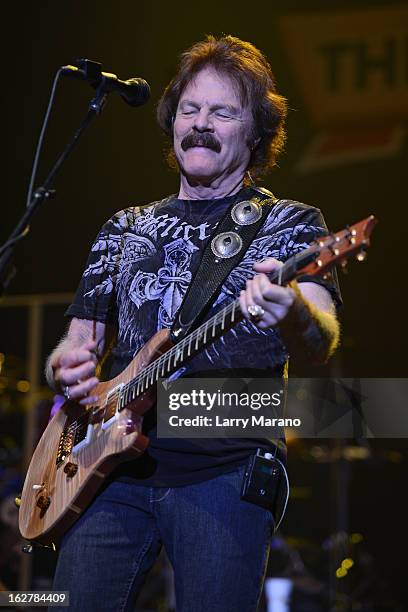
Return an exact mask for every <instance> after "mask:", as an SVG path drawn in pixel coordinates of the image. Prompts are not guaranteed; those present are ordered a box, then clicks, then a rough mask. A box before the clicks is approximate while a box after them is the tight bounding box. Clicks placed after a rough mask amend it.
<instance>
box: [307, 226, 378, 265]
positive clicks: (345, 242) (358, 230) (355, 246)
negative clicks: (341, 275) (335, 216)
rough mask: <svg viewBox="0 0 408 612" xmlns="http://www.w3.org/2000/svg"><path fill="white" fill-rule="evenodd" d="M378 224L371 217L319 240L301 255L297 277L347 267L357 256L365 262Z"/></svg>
mask: <svg viewBox="0 0 408 612" xmlns="http://www.w3.org/2000/svg"><path fill="white" fill-rule="evenodd" d="M376 223H377V219H376V218H375V217H374V216H373V215H370V216H369V217H367V218H366V219H363V221H360V222H359V223H355V224H354V225H351V226H347V227H346V228H345V229H343V230H341V231H339V232H337V233H336V234H329V235H328V236H322V237H321V238H318V240H316V241H315V242H314V243H312V245H311V246H310V248H308V249H307V250H306V251H304V252H303V253H300V254H299V255H300V257H299V260H298V265H297V266H296V267H297V272H296V275H300V274H310V275H315V274H324V273H325V272H326V271H328V270H330V268H332V267H333V266H336V265H341V266H345V265H346V264H347V260H348V259H349V258H350V257H352V256H356V259H357V260H358V261H364V259H365V257H366V250H367V248H368V247H369V246H370V236H371V233H372V231H373V229H374V226H375V225H376ZM303 254H304V257H302V255H303ZM307 254H308V255H309V256H307Z"/></svg>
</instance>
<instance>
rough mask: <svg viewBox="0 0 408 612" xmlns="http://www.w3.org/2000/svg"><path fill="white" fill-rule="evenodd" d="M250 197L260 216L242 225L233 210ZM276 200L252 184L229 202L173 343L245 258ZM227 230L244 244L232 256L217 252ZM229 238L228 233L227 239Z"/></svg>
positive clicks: (176, 325) (186, 300) (175, 326)
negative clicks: (215, 246)
mask: <svg viewBox="0 0 408 612" xmlns="http://www.w3.org/2000/svg"><path fill="white" fill-rule="evenodd" d="M247 200H250V201H251V202H255V203H256V206H258V205H260V211H261V216H260V218H259V219H258V220H257V221H255V222H254V223H252V224H250V225H240V224H239V223H237V222H236V221H234V219H233V217H232V215H231V212H232V211H233V209H234V207H236V205H237V204H238V203H239V202H244V201H247ZM277 202H278V199H277V198H276V197H275V196H274V195H273V193H271V192H270V191H268V190H267V189H264V188H262V187H249V188H247V189H245V190H244V191H243V192H240V193H239V194H238V196H237V199H236V200H234V201H233V203H232V204H231V205H230V207H229V208H228V210H227V211H226V213H225V215H224V217H223V218H222V219H221V221H220V222H219V223H218V225H217V227H216V229H215V230H214V232H213V234H212V235H211V237H210V239H209V241H208V244H207V246H206V248H205V250H204V252H203V255H202V257H201V261H200V264H199V266H198V269H197V272H196V274H195V276H194V278H193V280H192V281H191V284H190V286H189V288H188V290H187V293H186V295H185V296H184V300H183V302H182V304H181V306H180V308H179V311H178V313H177V314H176V318H175V320H174V323H173V326H172V329H171V336H172V339H173V341H174V342H178V341H179V340H180V339H181V338H183V337H184V336H185V335H186V334H188V333H189V332H190V331H191V330H192V329H193V328H194V327H196V326H197V325H198V324H199V323H200V320H201V319H202V318H203V317H204V315H205V313H206V312H207V311H208V309H209V307H210V305H211V303H212V301H213V300H214V298H215V297H216V295H217V293H218V291H219V290H220V288H221V286H222V284H223V282H224V280H225V279H226V278H227V276H228V274H229V273H230V272H231V270H232V269H233V268H235V267H236V266H237V265H238V264H239V262H240V261H241V259H242V258H243V257H244V255H245V252H246V251H247V249H248V247H249V245H250V244H251V242H252V241H253V239H254V238H255V236H256V234H257V232H258V231H259V229H260V228H261V226H262V225H263V223H264V222H265V219H266V217H267V216H268V215H269V213H270V212H271V210H272V208H273V207H274V206H275V205H276V203H277ZM227 232H228V233H229V232H233V233H234V234H235V235H238V236H239V238H240V239H241V240H242V246H241V248H240V249H239V251H238V252H237V253H236V254H234V255H232V256H230V257H222V256H219V255H217V254H216V253H214V250H213V249H214V241H215V240H216V239H217V237H219V236H220V234H224V233H227ZM228 238H229V237H228V236H227V237H226V239H227V241H228ZM222 239H223V237H221V238H220V240H222Z"/></svg>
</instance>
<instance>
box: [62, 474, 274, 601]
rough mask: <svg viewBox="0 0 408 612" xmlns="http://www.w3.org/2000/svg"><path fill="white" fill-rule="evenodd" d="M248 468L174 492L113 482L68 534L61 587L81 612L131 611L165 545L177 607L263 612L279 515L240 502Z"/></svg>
mask: <svg viewBox="0 0 408 612" xmlns="http://www.w3.org/2000/svg"><path fill="white" fill-rule="evenodd" d="M243 472H244V468H243V467H242V468H240V469H238V470H236V471H235V472H231V473H229V474H224V475H221V476H218V477H217V478H213V479H212V480H207V481H205V482H202V483H198V484H194V485H188V486H183V487H173V488H156V487H155V488H150V487H145V486H139V485H137V484H129V483H125V482H119V481H115V482H112V483H111V484H109V485H108V486H107V487H106V488H105V489H104V490H103V492H102V493H101V494H99V495H98V496H97V497H96V498H95V500H94V502H93V503H92V504H91V505H90V506H89V508H88V509H87V510H86V512H85V513H84V514H83V515H82V516H81V518H80V519H79V520H78V521H77V522H76V523H75V525H74V526H73V527H72V528H71V529H70V530H69V531H68V532H67V534H66V535H65V537H64V540H63V542H62V545H61V549H60V553H59V559H58V564H57V569H56V574H55V579H54V586H53V588H54V589H55V590H65V591H69V597H70V607H69V608H68V609H69V610H75V612H82V611H85V612H100V611H102V610H109V611H112V612H120V611H124V610H126V611H129V610H133V609H134V606H135V599H136V596H137V594H138V592H139V590H140V588H141V586H142V584H143V581H144V578H145V576H146V573H147V572H148V571H149V569H150V568H151V567H152V565H153V564H154V562H155V560H156V558H157V556H158V554H159V552H160V549H161V546H162V545H164V547H165V550H166V552H167V555H168V557H169V559H170V562H171V564H172V566H173V569H174V576H175V591H176V602H177V612H252V611H255V610H256V609H257V604H258V600H259V598H260V594H261V590H262V584H263V578H264V573H265V569H266V563H267V558H268V552H269V545H270V540H271V536H272V533H273V527H274V520H273V516H272V514H271V512H269V511H267V510H264V509H263V508H260V507H258V506H255V505H253V504H251V503H248V502H245V501H242V500H241V499H240V489H241V484H242V478H243ZM64 609H65V610H67V608H64Z"/></svg>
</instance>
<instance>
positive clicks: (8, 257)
mask: <svg viewBox="0 0 408 612" xmlns="http://www.w3.org/2000/svg"><path fill="white" fill-rule="evenodd" d="M106 99H107V93H106V87H105V82H104V79H102V82H101V84H100V85H99V87H98V89H97V90H96V96H95V97H94V98H93V99H92V100H91V102H90V103H89V107H88V112H87V114H86V116H85V118H84V119H83V121H82V123H81V124H80V126H79V128H78V129H77V130H76V132H75V134H74V136H73V137H72V139H71V140H70V141H69V142H68V144H67V146H66V147H65V149H64V151H63V152H62V154H61V155H60V157H59V158H58V159H57V161H56V162H55V164H54V166H53V168H52V169H51V171H50V173H49V174H48V176H47V178H46V179H45V181H44V184H43V185H41V186H40V187H38V188H37V189H36V190H35V191H34V193H33V195H32V197H31V198H30V201H29V203H28V205H27V208H26V210H25V212H24V214H23V216H22V217H21V219H20V221H19V222H18V223H17V225H16V227H15V229H14V230H13V232H12V233H11V234H10V237H9V239H8V240H7V241H6V242H5V244H4V245H3V246H2V247H1V248H0V296H1V295H2V294H3V293H4V292H5V290H6V289H7V287H8V285H9V283H10V281H11V279H12V278H13V277H14V276H15V274H16V268H15V266H14V264H13V254H14V249H15V246H16V244H17V243H18V242H19V241H20V240H21V239H22V238H24V237H25V236H26V235H27V234H28V233H29V231H30V225H29V223H30V220H31V219H32V217H33V216H34V213H35V212H36V211H37V210H38V209H39V207H40V206H41V204H43V202H45V201H47V200H50V199H51V198H54V197H55V195H56V191H55V189H52V184H53V181H54V179H55V177H56V175H57V173H58V172H59V170H60V169H61V167H62V166H63V164H64V162H65V160H66V159H67V158H68V156H69V155H70V153H71V152H72V150H73V148H74V147H75V145H76V144H77V142H78V141H79V139H80V137H81V135H82V133H83V132H84V131H85V129H86V128H87V127H88V125H89V124H90V123H91V121H92V120H93V119H94V117H97V116H98V115H100V114H101V112H102V110H103V108H104V106H105V103H106Z"/></svg>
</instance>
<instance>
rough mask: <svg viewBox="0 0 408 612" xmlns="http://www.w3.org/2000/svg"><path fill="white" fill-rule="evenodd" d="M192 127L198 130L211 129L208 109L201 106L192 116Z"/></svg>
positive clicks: (206, 130) (205, 130)
mask: <svg viewBox="0 0 408 612" xmlns="http://www.w3.org/2000/svg"><path fill="white" fill-rule="evenodd" d="M193 128H194V129H196V130H197V131H198V132H208V131H212V130H213V124H212V120H211V116H210V113H209V111H208V109H206V108H201V109H200V112H198V113H196V115H195V118H194V124H193Z"/></svg>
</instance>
